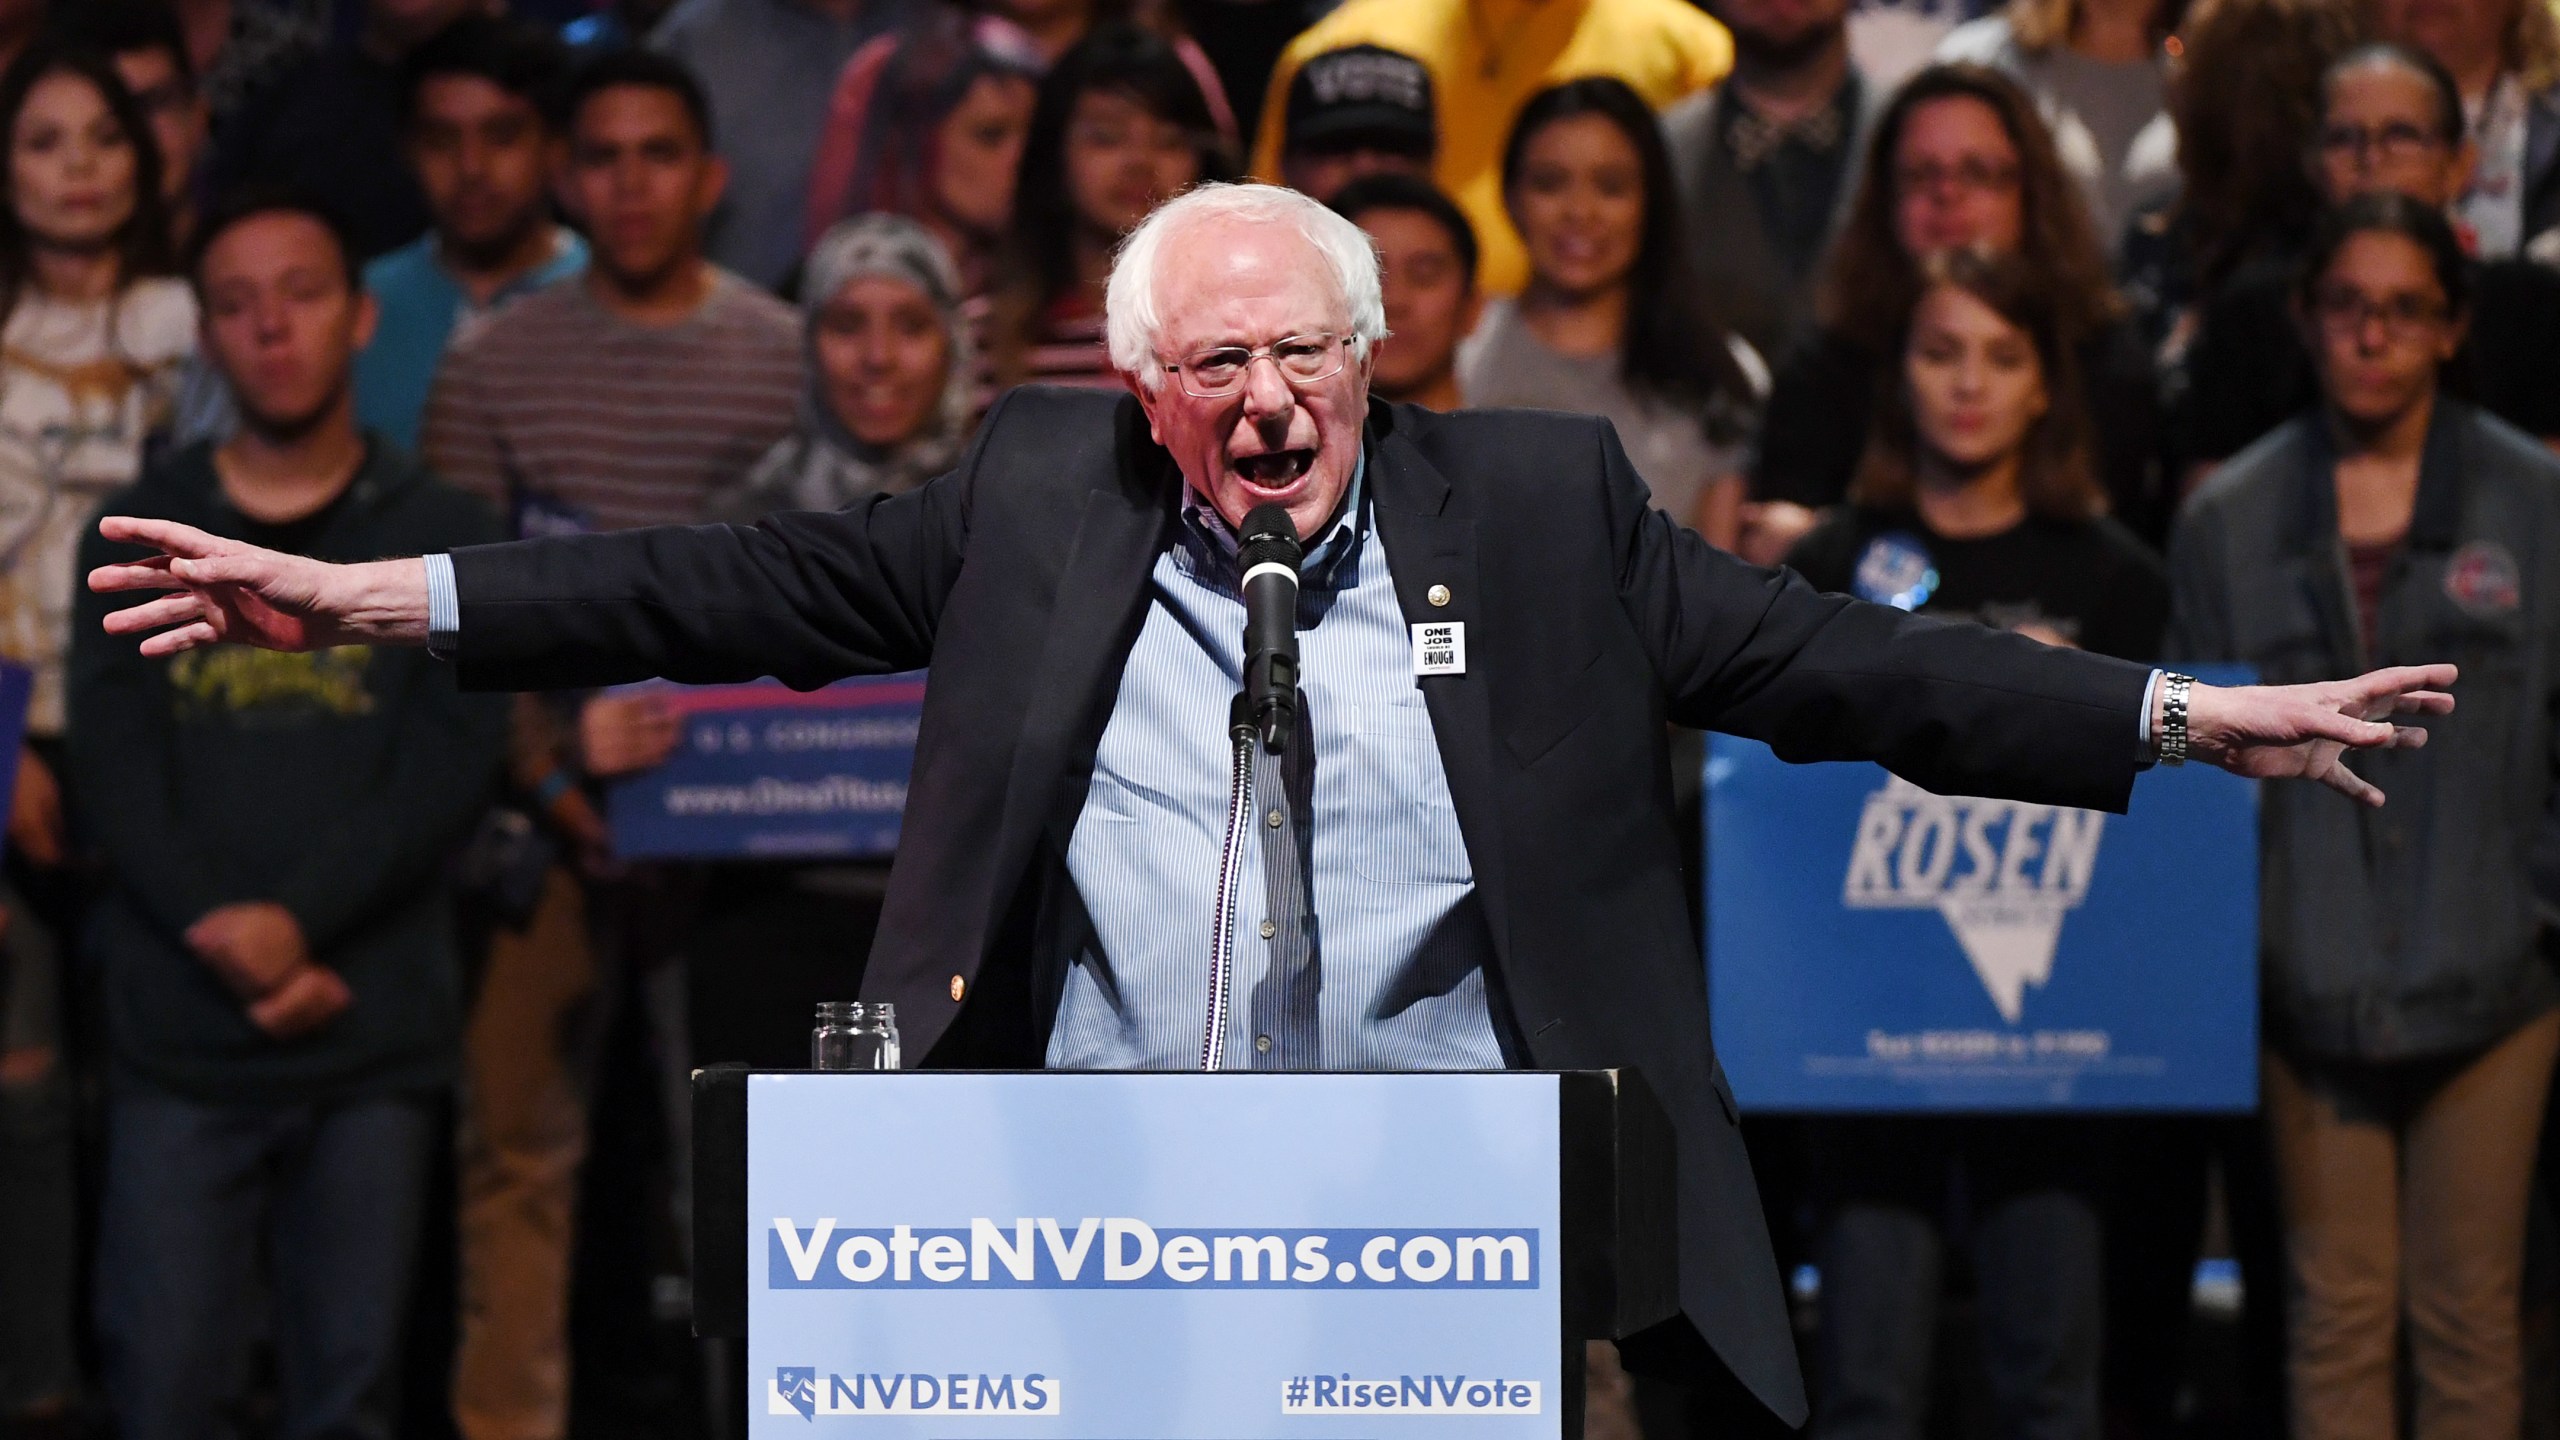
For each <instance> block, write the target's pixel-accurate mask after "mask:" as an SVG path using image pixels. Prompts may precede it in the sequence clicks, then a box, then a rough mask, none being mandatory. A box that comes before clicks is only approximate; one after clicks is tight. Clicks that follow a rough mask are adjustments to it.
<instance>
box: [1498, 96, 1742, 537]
mask: <svg viewBox="0 0 2560 1440" xmlns="http://www.w3.org/2000/svg"><path fill="white" fill-rule="evenodd" d="M1502 191H1503V199H1504V203H1505V205H1506V206H1507V208H1508V209H1509V210H1510V213H1511V221H1512V224H1513V225H1514V226H1515V227H1516V228H1517V229H1518V230H1519V232H1520V237H1521V239H1522V241H1523V242H1524V243H1525V244H1526V246H1527V248H1528V252H1529V284H1528V287H1527V288H1526V289H1524V290H1523V291H1522V292H1521V293H1520V295H1519V296H1518V297H1517V298H1511V297H1503V298H1498V299H1495V300H1493V301H1491V302H1490V303H1488V304H1487V305H1486V306H1485V310H1484V318H1483V320H1482V321H1481V322H1480V323H1479V324H1478V325H1477V327H1476V332H1475V334H1474V335H1473V336H1472V337H1470V338H1469V339H1468V341H1467V342H1466V344H1465V345H1464V346H1463V347H1462V348H1461V350H1460V352H1459V358H1458V386H1459V389H1460V391H1461V392H1462V393H1463V394H1464V395H1465V397H1466V403H1468V404H1470V405H1533V406H1539V407H1543V408H1546V409H1550V410H1581V411H1586V412H1589V413H1591V414H1595V415H1605V416H1607V417H1608V418H1609V419H1610V420H1611V421H1612V422H1613V423H1614V424H1615V425H1616V426H1617V430H1618V438H1619V440H1620V441H1621V442H1622V443H1624V444H1625V446H1626V447H1627V457H1628V458H1629V459H1630V460H1632V461H1634V462H1635V467H1636V471H1637V473H1638V474H1641V475H1642V476H1644V478H1645V483H1646V484H1647V485H1649V486H1651V487H1652V489H1653V500H1654V505H1655V506H1656V507H1657V508H1659V509H1661V510H1663V511H1666V512H1668V513H1669V514H1670V515H1671V516H1672V517H1673V518H1674V519H1677V520H1679V521H1680V522H1681V523H1683V524H1685V525H1689V526H1691V527H1693V528H1695V529H1697V530H1698V531H1699V532H1700V533H1702V534H1704V535H1705V536H1706V537H1707V538H1708V539H1709V540H1712V541H1714V542H1715V543H1717V544H1719V545H1724V546H1731V545H1732V544H1733V542H1734V530H1735V516H1736V512H1737V510H1738V507H1739V503H1740V500H1741V491H1742V463H1743V453H1744V449H1745V446H1746V444H1747V442H1748V440H1749V438H1750V432H1751V428H1752V425H1753V423H1754V420H1755V418H1756V415H1757V412H1758V410H1759V406H1760V402H1761V400H1762V398H1763V397H1764V396H1765V395H1766V393H1767V389H1768V379H1767V373H1766V371H1765V369H1764V368H1763V366H1762V364H1761V361H1760V357H1759V356H1758V354H1757V353H1755V352H1754V351H1753V350H1752V349H1751V347H1750V346H1749V345H1748V344H1746V343H1744V342H1743V341H1742V339H1741V338H1740V337H1738V336H1736V335H1733V334H1731V333H1730V332H1728V331H1726V330H1724V329H1723V328H1721V327H1720V326H1717V325H1716V324H1714V323H1713V322H1712V321H1711V320H1709V319H1708V318H1707V317H1706V316H1705V315H1704V314H1702V313H1701V312H1700V309H1699V303H1698V299H1697V289H1696V287H1695V286H1693V285H1691V284H1689V283H1688V278H1687V275H1686V273H1685V264H1684V261H1683V258H1682V257H1683V255H1684V254H1685V250H1684V248H1683V246H1682V244H1681V241H1680V211H1679V206H1678V205H1677V203H1676V202H1675V201H1674V199H1673V191H1672V188H1671V161H1670V157H1669V155H1668V154H1667V153H1666V152H1665V150H1664V148H1663V143H1662V134H1661V131H1660V129H1659V128H1658V127H1657V126H1656V125H1655V124H1654V119H1653V112H1652V110H1651V109H1650V108H1648V107H1647V106H1646V105H1645V103H1644V101H1643V99H1642V98H1641V97H1639V96H1638V95H1637V94H1636V92H1635V91H1634V90H1632V89H1630V88H1629V87H1628V86H1627V84H1626V82H1624V81H1622V80H1616V79H1611V78H1608V77H1605V76H1604V77H1594V78H1591V79H1584V80H1572V81H1568V82H1566V83H1565V84H1562V85H1558V86H1556V87H1555V88H1553V89H1550V90H1547V91H1544V92H1542V93H1540V94H1538V95H1536V96H1534V97H1532V98H1531V99H1530V101H1529V103H1528V104H1527V105H1525V106H1523V107H1522V108H1521V111H1520V118H1519V120H1518V121H1516V122H1515V123H1514V124H1513V125H1512V128H1511V139H1510V141H1509V143H1508V144H1507V145H1506V146H1505V148H1504V150H1503V156H1502Z"/></svg>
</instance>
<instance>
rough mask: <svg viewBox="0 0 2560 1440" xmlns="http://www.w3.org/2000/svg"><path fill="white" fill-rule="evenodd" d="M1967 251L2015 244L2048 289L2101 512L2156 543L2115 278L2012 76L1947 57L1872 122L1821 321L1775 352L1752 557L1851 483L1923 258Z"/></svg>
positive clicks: (2146, 398)
mask: <svg viewBox="0 0 2560 1440" xmlns="http://www.w3.org/2000/svg"><path fill="white" fill-rule="evenodd" d="M1969 245H1979V246H1983V247H1985V248H1988V249H1991V250H1995V251H2000V252H2004V253H2015V254H2016V255H2018V256H2019V257H2020V258H2022V259H2023V260H2024V261H2025V262H2026V263H2027V264H2028V265H2029V266H2031V267H2033V268H2034V269H2035V270H2036V271H2037V272H2039V275H2040V276H2041V277H2042V280H2043V282H2044V283H2046V284H2047V285H2049V286H2050V287H2051V288H2052V290H2053V293H2054V295H2055V297H2056V303H2057V304H2058V305H2059V306H2060V308H2061V321H2062V326H2063V332H2064V343H2065V344H2067V345H2069V346H2071V347H2072V350H2073V352H2074V359H2075V361H2076V362H2077V364H2078V368H2079V370H2080V373H2081V375H2082V376H2083V377H2084V378H2083V381H2082V394H2081V395H2080V396H2078V397H2076V398H2075V402H2074V403H2079V404H2084V405H2085V406H2086V407H2087V410H2088V415H2089V422H2090V427H2091V431H2090V433H2091V441H2092V446H2091V458H2092V459H2093V460H2094V461H2095V463H2096V466H2097V472H2098V481H2099V484H2100V485H2101V486H2103V487H2104V488H2105V490H2106V492H2107V500H2108V508H2109V511H2110V513H2112V514H2113V515H2114V516H2115V517H2116V519H2118V520H2120V521H2122V522H2123V523H2124V524H2125V525H2126V526H2127V527H2129V528H2130V529H2132V530H2133V532H2134V533H2135V534H2136V535H2139V536H2141V537H2142V538H2143V539H2145V540H2147V541H2151V542H2153V543H2155V544H2156V543H2157V542H2158V540H2159V537H2160V536H2161V534H2162V533H2163V532H2164V531H2165V530H2166V529H2167V525H2168V512H2167V509H2166V507H2165V506H2164V505H2163V504H2162V503H2161V499H2162V497H2161V494H2160V485H2159V473H2158V465H2159V417H2158V406H2157V400H2156V391H2155V388H2154V385H2153V381H2152V371H2151V356H2150V353H2149V352H2148V350H2147V349H2145V347H2144V345H2143V341H2142V336H2141V334H2140V332H2139V331H2137V330H2136V329H2135V328H2134V326H2133V325H2132V324H2131V323H2130V322H2129V321H2128V319H2127V318H2126V316H2125V312H2124V307H2123V305H2122V304H2121V302H2120V301H2119V300H2118V299H2117V297H2116V294H2115V291H2114V289H2113V287H2112V286H2111V285H2110V284H2109V282H2108V277H2107V259H2106V254H2105V252H2104V250H2103V249H2101V247H2100V245H2099V241H2098V236H2097V231H2096V229H2095V227H2094V226H2093V225H2092V224H2091V223H2090V219H2089V211H2088V206H2087V205H2086V204H2085V203H2084V202H2083V201H2082V198H2081V191H2080V187H2079V186H2078V184H2077V183H2076V182H2074V181H2073V180H2072V178H2071V175H2070V172H2069V170H2068V169H2066V168H2065V166H2064V165H2063V162H2062V157H2061V154H2060V152H2059V151H2058V150H2057V149H2056V147H2055V144H2054V137H2053V134H2052V132H2051V131H2050V130H2048V129H2046V127H2045V124H2044V121H2043V120H2042V119H2041V118H2039V116H2038V113H2037V110H2036V103H2035V101H2034V100H2033V99H2032V98H2030V97H2029V96H2028V94H2027V92H2026V91H2025V90H2024V89H2023V88H2022V87H2020V86H2019V84H2018V83H2017V82H2016V81H2015V80H2012V79H2011V78H2009V77H2008V76H2007V75H2006V74H2004V73H2002V72H2000V71H1997V70H1993V69H1991V68H1989V67H1987V66H1981V65H1967V64H1941V65H1932V66H1930V67H1929V68H1928V69H1926V70H1923V71H1921V72H1920V73H1919V74H1917V75H1915V76H1913V77H1912V78H1911V79H1910V80H1908V81H1906V82H1905V83H1904V84H1903V86H1902V88H1901V89H1900V90H1897V91H1896V92H1894V96H1893V99H1892V100H1891V101H1890V102H1889V103H1888V104H1887V105H1886V106H1885V108H1884V112H1883V114H1882V115H1880V116H1879V117H1877V120H1876V124H1875V130H1874V133H1873V138H1872V139H1871V140H1870V141H1869V142H1868V147H1867V154H1866V159H1865V164H1864V166H1863V168H1862V170H1861V172H1860V176H1859V181H1858V190H1857V194H1856V196H1855V197H1854V198H1853V199H1852V200H1851V202H1850V206H1849V213H1848V217H1847V219H1846V220H1845V221H1844V222H1843V223H1842V225H1841V227H1840V233H1839V235H1838V236H1837V238H1835V239H1834V240H1833V241H1832V243H1831V251H1830V254H1829V256H1828V257H1827V258H1826V259H1825V260H1824V262H1823V265H1822V279H1821V281H1820V282H1819V284H1818V286H1817V288H1816V292H1815V300H1814V310H1815V323H1814V326H1813V327H1812V328H1811V329H1810V330H1808V331H1807V332H1806V333H1805V334H1803V335H1801V336H1799V337H1797V339H1796V341H1795V343H1794V345H1793V346H1792V347H1791V348H1790V349H1789V350H1787V351H1786V352H1785V354H1784V357H1783V358H1782V359H1780V360H1779V361H1778V363H1777V374H1776V379H1775V381H1774V383H1773V384H1772V386H1771V388H1770V392H1769V405H1768V410H1767V412H1766V415H1765V417H1764V418H1763V420H1762V422H1761V427H1760V447H1759V452H1758V454H1757V456H1756V457H1755V459H1754V460H1753V463H1752V467H1751V475H1750V503H1748V504H1746V505H1745V506H1744V507H1743V521H1742V551H1741V553H1742V554H1743V555H1744V557H1745V558H1747V559H1751V560H1756V561H1760V562H1762V563H1764V564H1765V563H1774V562H1775V561H1776V560H1777V559H1778V558H1779V557H1781V556H1783V555H1785V554H1786V552H1787V549H1788V547H1789V546H1791V545H1793V544H1794V543H1795V542H1796V541H1797V540H1798V539H1800V538H1802V537H1803V535H1804V534H1805V532H1806V531H1808V530H1811V529H1812V528H1813V525H1814V521H1815V520H1816V518H1817V516H1818V512H1819V511H1821V510H1822V509H1823V508H1824V507H1825V506H1830V505H1837V504H1839V503H1840V501H1841V500H1842V498H1843V497H1845V496H1846V495H1847V494H1848V492H1849V483H1850V481H1851V479H1852V478H1853V477H1854V476H1855V475H1856V474H1857V469H1858V460H1859V457H1860V456H1861V455H1863V454H1865V452H1866V445H1867V434H1868V427H1869V424H1870V421H1871V419H1872V416H1873V412H1874V408H1875V396H1876V395H1877V394H1879V393H1880V390H1879V384H1878V382H1879V377H1881V376H1884V375H1886V374H1888V373H1890V371H1891V370H1892V367H1893V365H1894V364H1895V356H1894V346H1895V344H1896V339H1895V334H1894V327H1895V326H1896V325H1897V324H1899V323H1900V319H1901V317H1902V316H1904V315H1907V314H1909V313H1910V311H1911V304H1912V301H1913V300H1914V299H1915V298H1916V297H1917V296H1918V294H1919V293H1920V290H1921V288H1922V285H1921V279H1920V272H1921V267H1922V264H1923V262H1925V261H1926V260H1927V259H1928V257H1929V256H1930V255H1932V254H1935V253H1937V252H1938V251H1942V250H1949V249H1954V248H1956V247H1959V246H1969Z"/></svg>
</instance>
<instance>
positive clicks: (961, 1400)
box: [747, 1072, 1563, 1440]
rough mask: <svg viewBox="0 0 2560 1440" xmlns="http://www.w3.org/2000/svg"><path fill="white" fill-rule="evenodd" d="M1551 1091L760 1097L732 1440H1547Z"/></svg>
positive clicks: (1554, 1373) (1397, 1083)
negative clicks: (840, 1435)
mask: <svg viewBox="0 0 2560 1440" xmlns="http://www.w3.org/2000/svg"><path fill="white" fill-rule="evenodd" d="M1558 1083H1559V1082H1558V1079H1557V1077H1556V1076H1553V1075H1539V1074H1529V1073H1522V1074H1443V1075H1321V1074H1298V1075H1248V1074H1229V1075H1214V1076H1203V1075H1178V1074H1100V1073H1089V1074H1076V1073H1052V1074H1032V1075H992V1074H990V1075H978V1074H950V1073H944V1074H916V1073H899V1072H885V1073H872V1074H859V1075H821V1074H805V1075H804V1074H792V1075H755V1076H752V1077H750V1078H749V1079H748V1081H747V1227H748V1235H747V1242H748V1254H749V1255H750V1257H752V1258H751V1260H750V1263H749V1267H748V1268H749V1272H750V1273H749V1276H748V1285H747V1373H748V1377H749V1382H750V1383H749V1401H748V1407H747V1408H748V1412H749V1415H748V1433H749V1434H750V1435H751V1436H761V1437H777V1436H801V1435H806V1434H808V1433H809V1427H810V1426H811V1425H812V1424H815V1425H818V1426H820V1427H821V1428H822V1429H824V1428H831V1427H833V1426H834V1425H835V1424H837V1423H838V1422H841V1421H846V1420H857V1419H858V1420H863V1421H866V1422H868V1423H865V1424H864V1425H862V1426H861V1427H860V1428H859V1430H858V1431H855V1432H853V1433H858V1434H860V1435H862V1436H865V1437H871V1436H878V1437H882V1440H897V1437H908V1440H927V1437H951V1436H969V1437H987V1440H1000V1437H1007V1436H1047V1437H1055V1440H1093V1437H1112V1440H1190V1437H1196V1436H1203V1435H1222V1436H1313V1437H1337V1440H1345V1437H1353V1436H1367V1437H1375V1436H1378V1435H1380V1434H1382V1433H1385V1432H1386V1431H1389V1430H1403V1429H1409V1428H1416V1429H1419V1430H1422V1431H1427V1432H1428V1433H1430V1434H1465V1435H1469V1436H1495V1437H1500V1436H1514V1437H1521V1440H1527V1437H1530V1436H1538V1437H1553V1436H1556V1435H1558V1434H1561V1433H1562V1423H1563V1422H1562V1418H1561V1415H1560V1411H1561V1408H1562V1407H1561V1398H1560V1397H1561V1392H1560V1389H1559V1386H1560V1384H1561V1380H1562V1376H1561V1373H1560V1360H1561V1357H1562V1354H1563V1326H1562V1292H1561V1288H1560V1287H1561V1277H1560V1276H1559V1275H1558V1274H1557V1273H1556V1271H1557V1261H1558V1257H1559V1255H1560V1254H1561V1251H1560V1249H1559V1244H1560V1241H1559V1232H1558V1226H1559V1218H1560V1211H1561V1203H1560V1197H1559V1196H1558V1193H1557V1185H1558V1182H1557V1150H1558V1133H1559V1118H1558V1108H1559V1089H1558ZM1408 1419H1413V1420H1428V1419H1436V1420H1440V1421H1443V1422H1446V1421H1448V1420H1451V1419H1456V1420H1457V1421H1458V1422H1459V1423H1458V1424H1456V1425H1455V1426H1454V1427H1453V1426H1450V1425H1448V1424H1446V1423H1443V1424H1440V1425H1436V1426H1435V1425H1431V1424H1428V1423H1426V1424H1423V1425H1420V1426H1418V1427H1416V1426H1410V1425H1407V1424H1404V1423H1401V1422H1404V1421H1407V1420H1408Z"/></svg>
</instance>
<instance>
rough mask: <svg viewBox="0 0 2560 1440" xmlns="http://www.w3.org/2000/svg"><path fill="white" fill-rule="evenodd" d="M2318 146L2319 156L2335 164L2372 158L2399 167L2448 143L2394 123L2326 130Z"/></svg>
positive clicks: (2408, 126) (2432, 133)
mask: <svg viewBox="0 0 2560 1440" xmlns="http://www.w3.org/2000/svg"><path fill="white" fill-rule="evenodd" d="M2318 143H2319V147H2320V153H2321V154H2323V155H2326V156H2328V157H2329V158H2331V159H2333V160H2362V159H2363V158H2365V157H2366V156H2367V155H2372V156H2375V157H2377V158H2379V159H2381V160H2384V161H2387V162H2391V163H2395V164H2396V163H2398V162H2400V161H2403V160H2415V159H2417V158H2418V157H2419V156H2421V155H2424V154H2427V153H2428V152H2430V151H2434V150H2438V149H2441V148H2443V147H2444V145H2445V143H2446V141H2445V137H2443V136H2442V135H2438V134H2435V133H2434V132H2432V131H2428V130H2423V129H2420V128H2419V127H2418V126H2415V125H2412V124H2410V123H2409V122H2407V121H2405V120H2395V121H2393V122H2391V123H2390V124H2388V125H2384V126H2380V127H2378V128H2375V129H2370V130H2369V129H2366V128H2365V127H2364V126H2362V125H2330V126H2326V127H2324V128H2323V129H2322V130H2321V131H2320V136H2319V141H2318Z"/></svg>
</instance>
